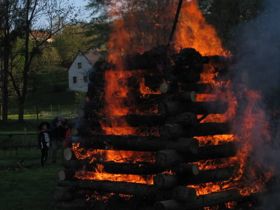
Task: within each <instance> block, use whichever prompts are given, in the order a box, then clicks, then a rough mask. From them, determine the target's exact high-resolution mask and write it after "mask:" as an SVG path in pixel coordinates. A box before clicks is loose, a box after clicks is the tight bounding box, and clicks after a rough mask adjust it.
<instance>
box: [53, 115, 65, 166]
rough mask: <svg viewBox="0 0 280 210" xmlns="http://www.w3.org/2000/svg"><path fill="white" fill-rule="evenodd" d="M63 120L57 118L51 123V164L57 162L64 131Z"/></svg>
mask: <svg viewBox="0 0 280 210" xmlns="http://www.w3.org/2000/svg"><path fill="white" fill-rule="evenodd" d="M63 121H64V119H63V118H60V117H57V118H55V119H54V121H53V128H52V145H51V160H52V163H56V161H57V153H58V151H59V150H60V149H61V148H62V142H63V140H64V135H65V129H64V126H63Z"/></svg>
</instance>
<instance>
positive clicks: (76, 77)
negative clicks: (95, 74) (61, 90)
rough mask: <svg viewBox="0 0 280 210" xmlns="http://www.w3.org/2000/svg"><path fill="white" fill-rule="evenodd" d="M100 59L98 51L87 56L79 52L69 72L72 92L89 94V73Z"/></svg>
mask: <svg viewBox="0 0 280 210" xmlns="http://www.w3.org/2000/svg"><path fill="white" fill-rule="evenodd" d="M99 58H100V54H99V53H98V52H97V51H94V50H90V51H89V52H87V53H86V54H84V53H82V52H79V53H78V54H77V56H76V58H75V59H74V61H73V63H72V65H71V66H70V68H69V70H68V84H69V89H70V90H72V91H79V92H87V90H88V83H89V72H90V71H91V70H93V71H94V69H93V66H94V64H95V63H96V61H97V60H98V59H99Z"/></svg>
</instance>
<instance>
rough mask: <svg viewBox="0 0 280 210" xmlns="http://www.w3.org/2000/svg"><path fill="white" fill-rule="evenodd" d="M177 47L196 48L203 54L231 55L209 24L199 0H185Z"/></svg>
mask: <svg viewBox="0 0 280 210" xmlns="http://www.w3.org/2000/svg"><path fill="white" fill-rule="evenodd" d="M174 45H175V48H176V49H177V50H180V49H182V48H194V49H196V50H197V51H199V52H200V53H201V54H202V55H229V52H227V51H226V50H224V49H223V47H222V43H221V41H220V39H219V37H218V35H217V33H216V31H215V29H214V28H213V27H212V26H211V25H209V24H208V23H207V22H206V20H205V18H204V16H203V14H202V12H201V11H200V9H199V7H198V4H197V1H196V0H192V1H184V3H183V6H182V10H181V15H180V18H179V22H178V27H177V33H176V35H175V43H174Z"/></svg>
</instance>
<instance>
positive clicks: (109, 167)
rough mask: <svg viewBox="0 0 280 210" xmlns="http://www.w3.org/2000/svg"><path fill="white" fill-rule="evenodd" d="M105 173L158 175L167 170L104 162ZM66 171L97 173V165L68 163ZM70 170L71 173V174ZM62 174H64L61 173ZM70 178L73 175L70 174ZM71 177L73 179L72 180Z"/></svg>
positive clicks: (65, 177) (145, 164)
mask: <svg viewBox="0 0 280 210" xmlns="http://www.w3.org/2000/svg"><path fill="white" fill-rule="evenodd" d="M101 164H102V167H103V171H104V172H107V173H112V174H113V173H116V174H142V175H148V174H157V173H161V172H163V171H165V170H166V169H164V168H161V167H160V166H157V165H155V164H150V163H115V162H102V163H101ZM64 166H65V168H66V169H71V170H74V171H79V170H86V171H96V170H97V165H96V164H94V163H89V161H78V160H73V161H67V162H65V164H64ZM71 170H70V172H71ZM60 173H62V172H60ZM64 173H67V170H64ZM69 175H70V176H71V175H72V177H73V174H72V173H70V174H69ZM60 177H63V178H64V179H60V180H66V179H67V176H65V175H62V176H60ZM72 177H71V178H72Z"/></svg>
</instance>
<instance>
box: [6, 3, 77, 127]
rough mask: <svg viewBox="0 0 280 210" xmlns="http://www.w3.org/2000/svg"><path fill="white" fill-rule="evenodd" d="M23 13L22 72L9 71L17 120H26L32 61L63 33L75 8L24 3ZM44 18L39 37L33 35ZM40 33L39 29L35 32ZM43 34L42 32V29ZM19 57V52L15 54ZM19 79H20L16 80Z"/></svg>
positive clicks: (50, 4)
mask: <svg viewBox="0 0 280 210" xmlns="http://www.w3.org/2000/svg"><path fill="white" fill-rule="evenodd" d="M22 11H23V28H24V30H23V46H22V53H18V55H19V56H22V58H23V66H22V69H20V70H17V71H11V72H10V78H11V81H12V84H13V87H14V89H15V92H16V94H17V99H18V109H19V110H18V119H19V120H20V121H23V120H24V108H25V100H26V96H27V93H28V85H29V83H28V82H29V78H30V73H31V70H32V68H31V67H32V62H33V60H34V58H35V57H36V56H37V55H40V54H41V52H42V51H43V50H44V49H45V48H46V47H47V46H48V40H49V39H50V38H52V37H53V36H54V35H55V34H56V33H58V32H59V31H61V30H62V29H63V27H64V26H65V24H66V23H67V22H70V21H73V19H74V18H75V14H73V7H71V6H66V5H65V1H56V0H49V1H44V0H24V1H23V2H22ZM42 18H44V19H45V20H46V21H45V22H46V25H44V29H43V30H41V33H40V35H39V36H37V35H38V34H37V33H34V31H35V28H36V27H35V26H36V24H38V20H42ZM36 31H38V30H36ZM39 32H40V30H39ZM16 54H17V53H16ZM19 76H20V80H18V81H17V80H16V79H15V78H18V77H19Z"/></svg>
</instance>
